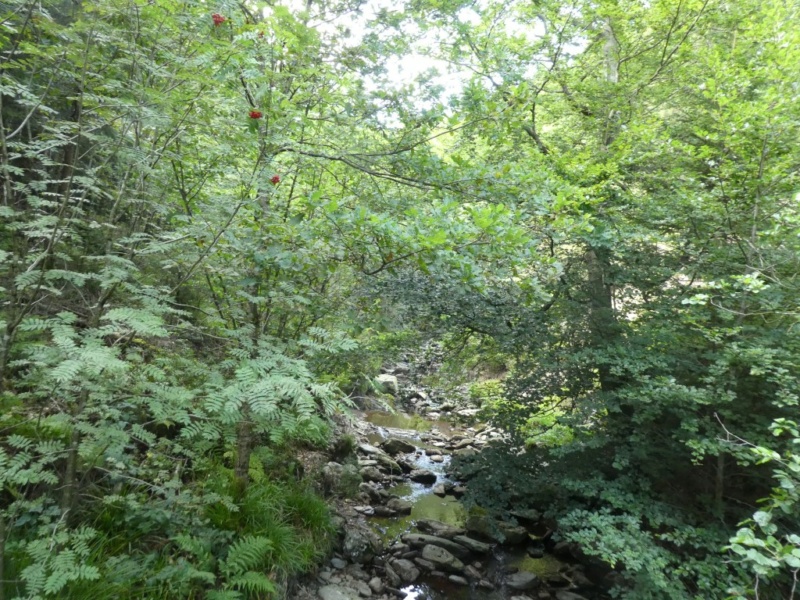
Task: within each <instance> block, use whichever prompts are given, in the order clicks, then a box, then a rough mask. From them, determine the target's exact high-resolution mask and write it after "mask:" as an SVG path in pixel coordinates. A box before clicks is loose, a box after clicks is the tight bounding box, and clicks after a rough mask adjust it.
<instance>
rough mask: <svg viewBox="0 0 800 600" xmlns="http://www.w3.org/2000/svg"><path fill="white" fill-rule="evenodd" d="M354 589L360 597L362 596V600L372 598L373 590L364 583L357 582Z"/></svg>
mask: <svg viewBox="0 0 800 600" xmlns="http://www.w3.org/2000/svg"><path fill="white" fill-rule="evenodd" d="M354 587H355V588H356V591H357V592H358V595H359V596H361V597H362V598H369V597H370V596H372V590H371V589H370V587H369V586H368V585H367V584H366V583H364V582H363V581H356V582H355V584H354Z"/></svg>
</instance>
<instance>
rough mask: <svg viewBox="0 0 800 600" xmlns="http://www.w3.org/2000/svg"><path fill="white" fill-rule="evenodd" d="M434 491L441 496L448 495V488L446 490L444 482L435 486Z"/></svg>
mask: <svg viewBox="0 0 800 600" xmlns="http://www.w3.org/2000/svg"><path fill="white" fill-rule="evenodd" d="M433 493H434V494H435V495H436V496H439V497H440V498H444V497H445V496H446V495H447V490H445V488H444V484H443V483H439V484H437V485H435V486H434V487H433Z"/></svg>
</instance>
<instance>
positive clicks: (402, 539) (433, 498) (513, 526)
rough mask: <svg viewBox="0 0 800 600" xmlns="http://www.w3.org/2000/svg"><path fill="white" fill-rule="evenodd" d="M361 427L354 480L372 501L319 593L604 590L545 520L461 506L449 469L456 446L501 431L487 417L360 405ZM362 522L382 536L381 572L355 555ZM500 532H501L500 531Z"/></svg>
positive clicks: (489, 594)
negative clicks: (559, 544)
mask: <svg viewBox="0 0 800 600" xmlns="http://www.w3.org/2000/svg"><path fill="white" fill-rule="evenodd" d="M358 426H359V430H360V431H361V432H362V434H361V435H360V436H359V437H360V439H359V443H358V448H357V452H358V466H359V468H360V473H361V475H362V477H363V478H364V479H365V480H366V481H365V482H362V483H361V484H360V485H359V490H360V494H359V497H358V500H359V502H360V501H361V500H367V499H368V500H369V502H368V503H366V502H364V503H360V504H353V505H352V507H351V510H350V512H349V515H350V518H348V519H347V533H346V534H345V542H344V547H343V551H342V553H341V556H337V557H334V558H333V559H332V560H331V563H330V567H325V568H323V569H322V570H321V571H320V574H319V582H320V583H321V584H324V585H322V587H320V588H319V589H318V590H317V592H318V594H317V597H318V598H322V599H323V600H350V599H351V598H352V599H353V600H354V599H355V598H358V597H370V596H371V595H372V594H375V595H376V596H377V597H386V598H399V599H402V600H511V599H513V600H527V599H533V598H537V599H538V598H541V599H549V598H554V599H556V600H588V599H595V598H602V597H603V596H602V595H601V594H600V592H599V591H598V590H597V589H596V588H595V586H594V585H593V584H592V582H590V581H589V580H588V579H587V578H586V576H585V575H584V571H583V567H582V566H581V565H578V564H575V561H574V560H572V561H570V560H568V559H565V558H563V556H561V557H559V556H556V554H555V553H554V552H553V545H552V544H551V543H547V544H545V540H544V538H543V537H542V536H541V534H543V533H544V529H543V525H541V523H539V522H537V521H534V520H527V521H526V520H525V519H522V518H520V519H517V521H518V523H519V524H517V523H496V524H494V525H488V526H487V523H488V520H487V519H486V518H485V517H480V516H478V517H476V514H479V512H477V513H476V512H475V511H472V512H470V511H469V510H468V509H467V508H466V507H465V506H464V505H462V503H461V501H460V499H459V498H460V497H462V496H463V494H464V493H465V491H466V488H465V486H464V485H462V484H461V482H460V481H458V479H457V478H456V475H455V474H454V473H453V470H452V469H451V462H452V459H453V456H454V454H455V453H459V452H461V453H467V454H474V453H477V452H478V451H479V448H480V447H482V446H483V445H485V444H486V443H488V442H489V441H490V440H491V439H495V438H499V437H500V436H501V434H500V433H499V432H495V431H494V430H493V429H492V428H490V427H486V426H485V425H484V426H477V425H476V426H475V427H467V428H460V427H456V426H454V425H452V424H450V423H448V422H446V421H438V420H430V419H426V418H422V417H420V416H419V415H413V416H409V415H407V414H403V413H388V412H381V411H368V412H365V413H361V414H360V420H359V424H358ZM392 465H395V466H396V467H398V469H396V470H395V469H394V468H392ZM379 471H380V472H379ZM401 473H402V474H401ZM363 521H366V523H367V524H368V530H369V531H370V532H372V533H373V534H374V537H373V548H375V545H374V544H375V540H377V541H378V545H377V548H376V552H375V556H374V557H373V559H372V561H371V562H372V563H373V565H374V569H375V573H376V574H379V575H378V576H377V577H370V575H369V573H367V570H368V569H367V570H365V569H366V566H365V565H364V564H361V565H359V564H358V561H360V560H362V559H363V557H364V554H363V552H361V547H360V546H359V544H358V543H355V542H353V541H352V540H354V539H355V540H359V539H361V535H362V534H361V533H355V532H357V531H359V530H358V526H357V525H356V523H357V522H363ZM522 523H525V526H524V527H523V526H522ZM499 531H503V532H504V533H503V534H500V535H498V532H499ZM362 533H363V532H362ZM504 538H505V541H501V540H503V539H504ZM348 540H350V542H348ZM432 546H433V547H435V548H431V547H432ZM354 548H357V549H356V550H354ZM562 555H563V553H562ZM348 562H350V563H355V564H348ZM364 562H365V563H366V562H370V561H366V560H365V561H364ZM359 580H361V581H359ZM366 581H369V583H368V584H367V583H366ZM359 591H360V594H359V593H358V592H359ZM350 592H352V595H349V594H350ZM368 593H369V594H370V596H368ZM381 593H384V594H386V595H385V596H381V595H380V594H381ZM372 597H375V596H372Z"/></svg>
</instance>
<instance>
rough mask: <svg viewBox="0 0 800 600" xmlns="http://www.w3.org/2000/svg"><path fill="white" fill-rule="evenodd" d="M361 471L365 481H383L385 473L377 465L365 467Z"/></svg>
mask: <svg viewBox="0 0 800 600" xmlns="http://www.w3.org/2000/svg"><path fill="white" fill-rule="evenodd" d="M359 473H360V474H361V477H362V478H363V479H364V480H365V481H383V478H384V477H383V473H381V472H380V471H379V470H378V468H377V467H364V468H362V469H361V470H360V471H359Z"/></svg>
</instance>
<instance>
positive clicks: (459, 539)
mask: <svg viewBox="0 0 800 600" xmlns="http://www.w3.org/2000/svg"><path fill="white" fill-rule="evenodd" d="M453 541H454V542H456V543H458V544H461V545H462V546H464V547H465V548H467V549H468V550H470V551H471V552H475V553H477V554H488V553H489V552H491V551H492V546H491V545H490V544H485V543H484V542H479V541H478V540H474V539H472V538H471V537H467V536H466V535H457V536H455V537H454V538H453Z"/></svg>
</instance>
